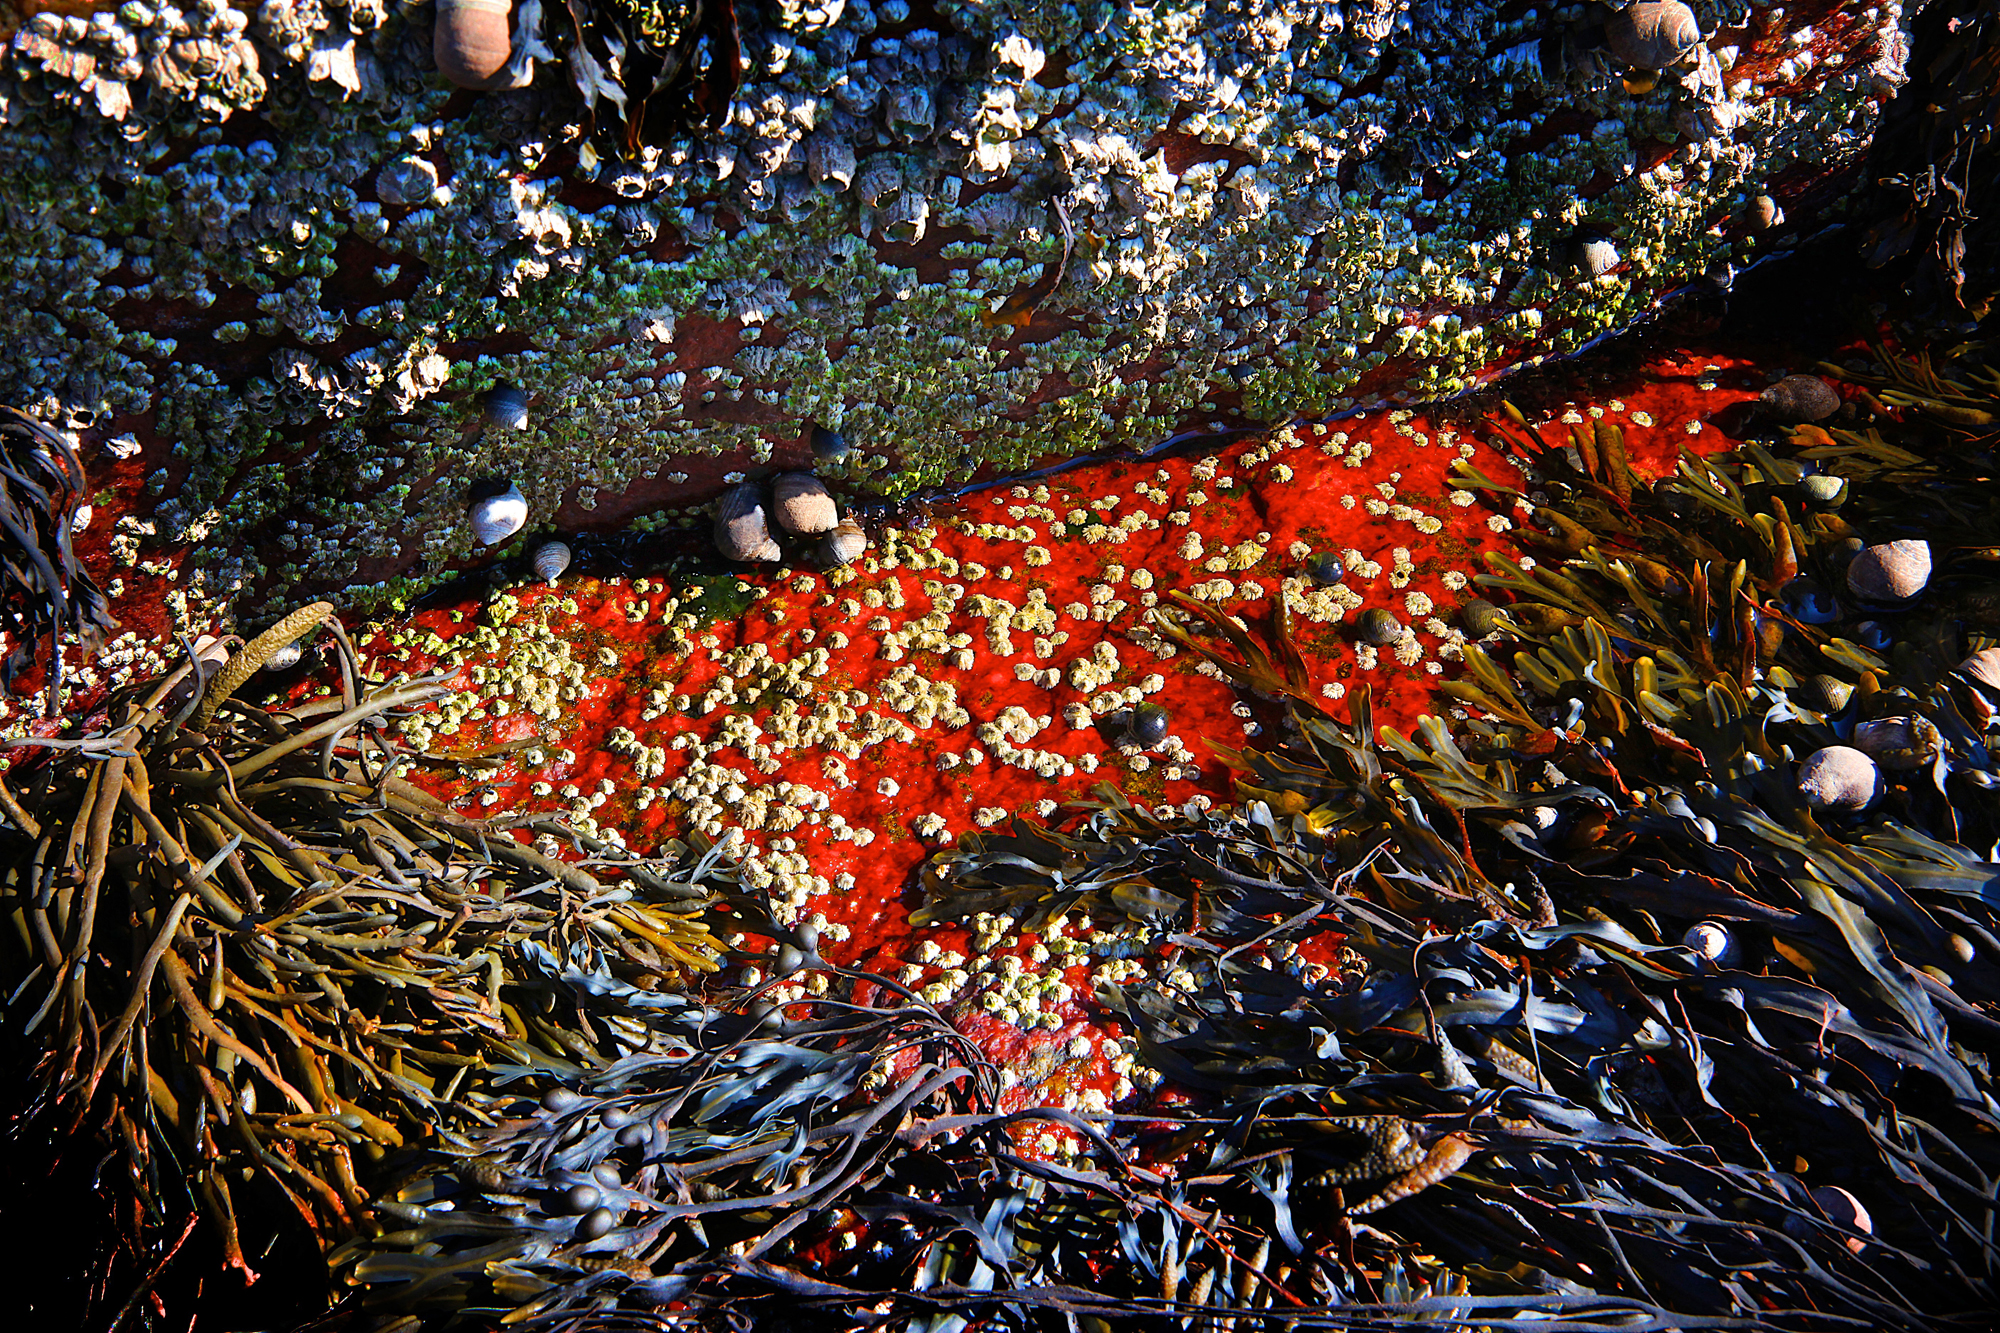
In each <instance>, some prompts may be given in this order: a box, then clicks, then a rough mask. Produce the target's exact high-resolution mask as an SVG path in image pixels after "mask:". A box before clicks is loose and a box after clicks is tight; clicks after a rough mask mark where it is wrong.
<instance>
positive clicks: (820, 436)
mask: <svg viewBox="0 0 2000 1333" xmlns="http://www.w3.org/2000/svg"><path fill="white" fill-rule="evenodd" d="M811 439H812V451H813V457H814V458H817V459H818V460H819V461H820V462H822V463H838V462H840V461H841V460H842V459H844V458H846V457H847V456H848V455H849V454H851V453H853V452H854V450H853V449H852V448H851V447H850V446H849V445H848V443H847V438H846V437H845V436H843V435H842V434H840V432H838V431H831V430H828V429H827V428H826V427H824V426H814V427H813V428H812V435H811Z"/></svg>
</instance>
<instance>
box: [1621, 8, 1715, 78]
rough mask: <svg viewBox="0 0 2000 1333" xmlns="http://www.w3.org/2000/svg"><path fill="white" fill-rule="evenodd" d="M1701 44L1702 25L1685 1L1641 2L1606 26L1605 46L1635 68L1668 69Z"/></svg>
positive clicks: (1622, 11) (1623, 10) (1622, 10)
mask: <svg viewBox="0 0 2000 1333" xmlns="http://www.w3.org/2000/svg"><path fill="white" fill-rule="evenodd" d="M1700 41H1701V24H1700V23H1699V22H1697V21H1696V19H1695V16H1694V11H1693V10H1692V9H1689V8H1688V7H1687V6H1686V5H1684V4H1682V3H1681V0H1638V3H1637V4H1633V5H1628V6H1627V7H1626V8H1624V9H1621V10H1619V11H1618V12H1617V13H1616V14H1614V15H1612V17H1611V20H1610V21H1609V22H1608V23H1606V24H1605V25H1604V44H1605V45H1606V46H1608V47H1610V48H1611V54H1612V55H1614V56H1616V57H1617V58H1618V59H1619V60H1620V61H1622V62H1623V63H1625V64H1627V65H1630V66H1631V67H1632V68H1634V69H1665V68H1666V67H1667V66H1669V65H1672V64H1677V63H1678V62H1679V61H1680V59H1681V57H1683V56H1685V55H1686V54H1687V53H1688V52H1689V51H1691V50H1693V49H1694V47H1695V45H1696V44H1697V43H1698V42H1700Z"/></svg>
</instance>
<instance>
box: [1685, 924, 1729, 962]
mask: <svg viewBox="0 0 2000 1333" xmlns="http://www.w3.org/2000/svg"><path fill="white" fill-rule="evenodd" d="M1681 943H1682V944H1683V945H1685V946H1686V947H1687V948H1689V949H1692V950H1693V951H1694V953H1695V955H1696V956H1697V957H1699V958H1702V959H1705V960H1706V961H1708V962H1710V963H1713V964H1715V965H1716V966H1717V967H1734V966H1735V965H1736V960H1737V958H1738V957H1740V956H1741V954H1742V950H1741V949H1739V948H1738V947H1737V944H1736V941H1735V939H1733V938H1732V937H1731V936H1730V934H1729V928H1728V927H1727V926H1725V925H1723V924H1722V923H1721V922H1719V921H1700V922H1697V923H1695V924H1694V925H1692V926H1689V927H1688V929H1687V934H1685V935H1683V936H1681Z"/></svg>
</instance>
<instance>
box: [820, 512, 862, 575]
mask: <svg viewBox="0 0 2000 1333" xmlns="http://www.w3.org/2000/svg"><path fill="white" fill-rule="evenodd" d="M867 549H868V534H867V533H865V532H863V531H862V530H861V525H860V524H859V523H856V522H855V521H854V520H853V519H851V518H843V519H841V520H840V523H839V525H838V526H837V527H835V528H834V530H833V531H832V533H830V534H829V535H828V536H827V539H826V540H825V541H824V542H822V543H820V557H821V559H822V560H824V561H825V563H826V564H828V565H846V564H851V563H853V562H854V561H856V560H859V559H860V558H861V553H862V552H863V551H865V550H867Z"/></svg>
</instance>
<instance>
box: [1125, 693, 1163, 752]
mask: <svg viewBox="0 0 2000 1333" xmlns="http://www.w3.org/2000/svg"><path fill="white" fill-rule="evenodd" d="M1172 723H1173V718H1172V715H1171V714H1169V713H1168V712H1167V710H1166V706H1165V705H1164V704H1141V705H1139V706H1138V707H1137V708H1135V709H1133V710H1132V715H1131V716H1130V717H1128V718H1126V719H1125V737H1126V740H1127V741H1129V742H1130V743H1131V744H1133V745H1137V746H1142V747H1144V748H1146V749H1149V750H1150V749H1151V748H1152V747H1153V746H1155V745H1158V744H1159V743H1160V742H1161V741H1163V740H1165V739H1166V738H1167V728H1168V727H1169V726H1171V725H1172Z"/></svg>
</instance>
